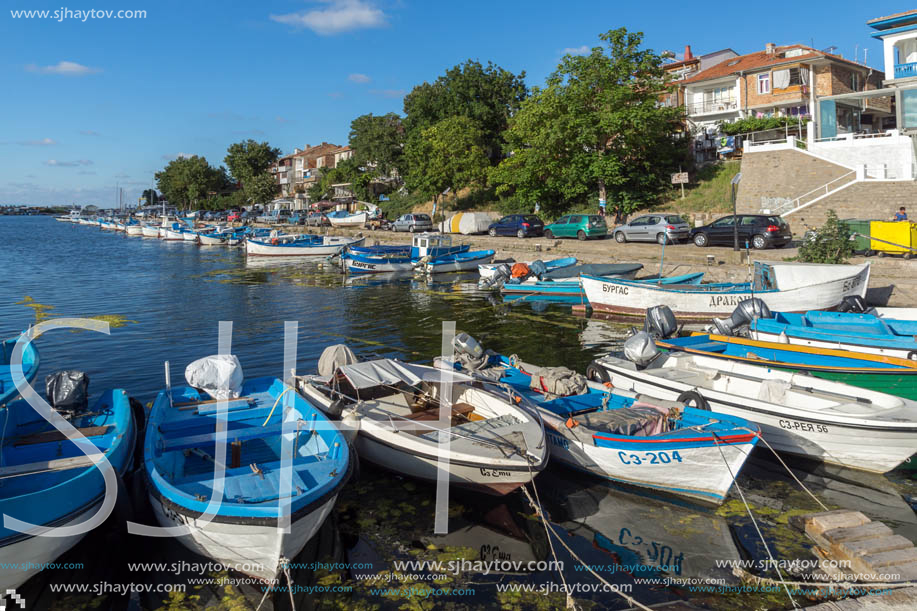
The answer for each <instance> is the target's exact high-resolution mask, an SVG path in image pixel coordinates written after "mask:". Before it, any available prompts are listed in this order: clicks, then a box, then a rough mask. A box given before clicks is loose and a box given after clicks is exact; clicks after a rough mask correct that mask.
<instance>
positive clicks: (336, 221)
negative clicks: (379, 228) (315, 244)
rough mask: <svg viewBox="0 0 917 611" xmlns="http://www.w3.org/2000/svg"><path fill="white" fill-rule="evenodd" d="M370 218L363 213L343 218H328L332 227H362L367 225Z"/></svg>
mask: <svg viewBox="0 0 917 611" xmlns="http://www.w3.org/2000/svg"><path fill="white" fill-rule="evenodd" d="M368 218H369V215H367V214H366V213H365V212H361V213H359V214H351V215H350V216H345V217H341V218H335V217H328V221H329V222H330V223H331V226H332V227H362V226H363V225H365V224H366V221H367V219H368Z"/></svg>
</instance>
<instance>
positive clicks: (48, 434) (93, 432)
mask: <svg viewBox="0 0 917 611" xmlns="http://www.w3.org/2000/svg"><path fill="white" fill-rule="evenodd" d="M111 428H112V427H111V426H110V425H105V426H87V427H83V428H81V429H76V430H77V431H78V432H79V433H80V434H81V435H83V437H98V436H101V435H105V434H106V433H108V430H109V429H111ZM66 440H67V436H66V435H64V434H63V433H61V432H60V431H58V430H57V429H55V430H53V431H43V432H41V433H33V434H31V435H25V436H23V437H19V438H17V439H16V441H15V442H13V445H14V446H17V447H18V446H28V445H34V444H36V443H56V442H58V441H66Z"/></svg>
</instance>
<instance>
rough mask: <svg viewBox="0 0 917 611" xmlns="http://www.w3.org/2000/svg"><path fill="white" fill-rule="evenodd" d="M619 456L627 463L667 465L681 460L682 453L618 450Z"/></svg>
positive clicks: (676, 451)
mask: <svg viewBox="0 0 917 611" xmlns="http://www.w3.org/2000/svg"><path fill="white" fill-rule="evenodd" d="M618 458H619V459H621V462H622V463H624V464H625V465H644V464H646V465H667V464H669V463H671V462H672V461H675V462H681V454H679V453H678V450H675V451H674V452H630V453H628V452H618Z"/></svg>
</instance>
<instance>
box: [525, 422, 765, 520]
mask: <svg viewBox="0 0 917 611" xmlns="http://www.w3.org/2000/svg"><path fill="white" fill-rule="evenodd" d="M541 415H542V417H544V419H545V433H547V436H548V440H549V442H550V445H551V458H552V459H554V460H557V461H560V462H562V463H565V464H566V465H568V466H570V467H573V468H575V469H580V470H584V471H588V472H589V473H592V474H593V475H596V476H598V477H602V478H605V479H610V480H614V481H617V482H622V483H625V484H629V485H632V486H639V487H642V488H652V489H655V490H662V491H665V492H668V493H671V494H677V495H679V496H687V497H690V498H693V499H696V500H699V501H703V502H705V503H711V502H712V503H716V504H719V503H722V502H723V500H724V499H725V498H726V494H727V493H728V492H729V488H730V487H731V486H732V482H733V479H734V476H733V474H738V473H739V471H740V470H741V469H742V466H743V465H744V464H745V460H746V459H747V458H748V455H749V454H750V453H751V451H752V449H753V448H754V441H749V442H746V443H736V444H722V445H721V446H719V447H716V446H707V447H701V448H679V449H678V450H677V452H678V455H679V457H680V460H678V461H677V462H676V461H673V460H672V459H671V458H670V456H671V454H672V451H669V450H666V449H665V444H633V445H634V447H635V448H639V449H637V450H634V451H633V452H629V451H626V450H625V451H620V450H618V449H616V448H608V447H599V446H596V445H595V444H594V443H587V442H584V441H582V440H581V439H579V438H578V437H577V436H576V435H574V434H573V433H572V432H570V429H568V428H567V427H566V426H565V425H564V422H563V421H562V420H560V419H558V418H557V416H556V415H554V414H552V413H551V412H548V411H547V410H541ZM698 435H699V436H704V435H703V434H702V433H698ZM721 450H722V452H721ZM662 455H664V458H662V459H660V458H659V457H660V456H662ZM635 456H636V458H634V457H635ZM724 457H725V460H724ZM653 460H655V461H656V462H655V463H653V462H652V461H653ZM662 460H667V461H669V462H667V463H663V462H662Z"/></svg>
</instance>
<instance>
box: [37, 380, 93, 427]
mask: <svg viewBox="0 0 917 611" xmlns="http://www.w3.org/2000/svg"><path fill="white" fill-rule="evenodd" d="M45 395H47V397H48V403H50V404H51V407H53V408H54V409H55V410H57V411H59V412H62V413H64V414H67V415H68V416H71V415H74V414H78V413H80V412H82V411H85V410H86V408H87V407H88V406H89V376H88V375H86V374H85V373H84V372H82V371H72V370H70V371H57V372H55V373H52V374H50V375H48V376H47V377H45Z"/></svg>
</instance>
